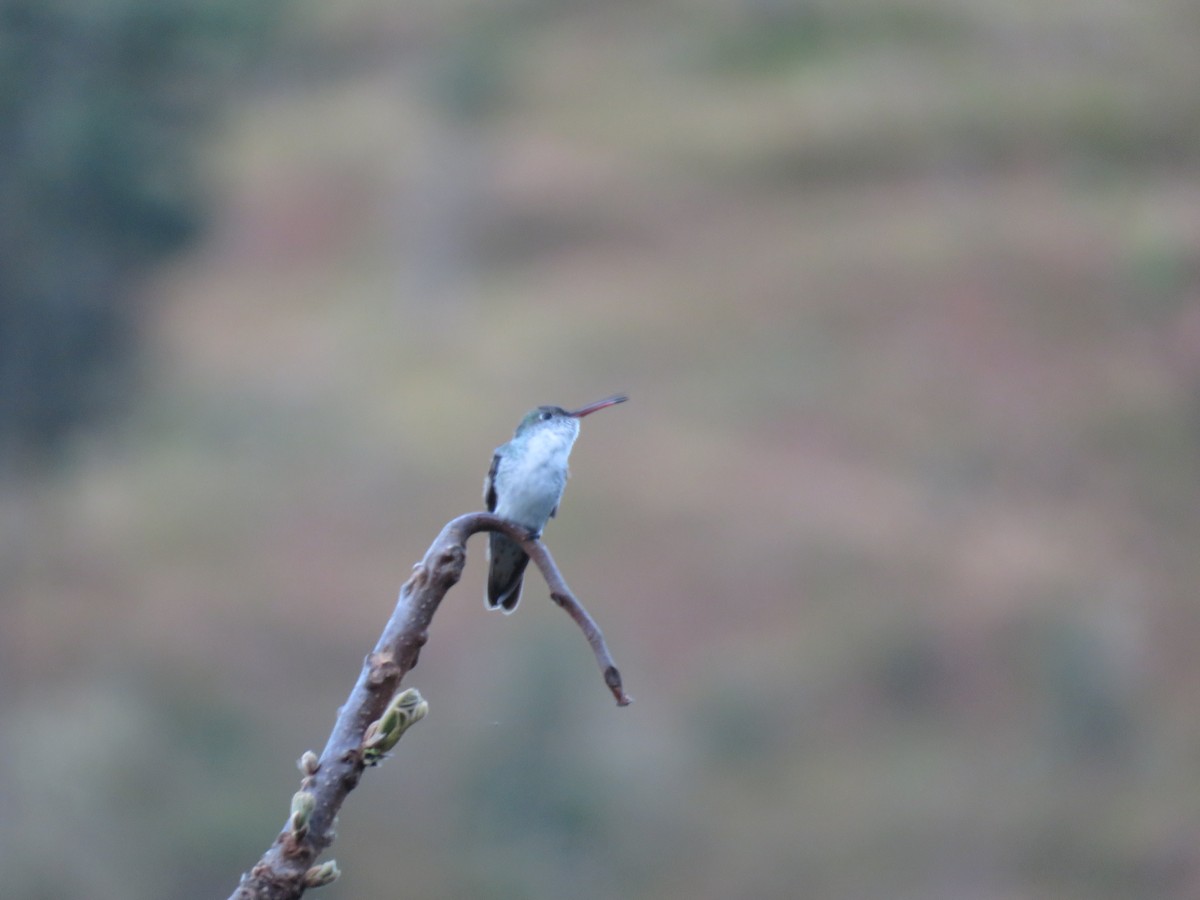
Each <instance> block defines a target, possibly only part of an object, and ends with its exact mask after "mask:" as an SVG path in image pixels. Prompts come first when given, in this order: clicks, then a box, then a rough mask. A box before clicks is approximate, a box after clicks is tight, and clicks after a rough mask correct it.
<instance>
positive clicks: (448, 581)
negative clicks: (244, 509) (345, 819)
mask: <svg viewBox="0 0 1200 900" xmlns="http://www.w3.org/2000/svg"><path fill="white" fill-rule="evenodd" d="M479 531H500V532H503V533H504V534H506V535H508V536H509V537H510V538H512V539H513V540H514V541H516V542H517V543H519V544H520V545H521V546H522V548H523V549H524V550H525V552H526V553H528V554H529V557H530V559H532V560H533V561H534V562H535V563H536V564H537V566H538V568H539V569H540V570H541V572H542V575H543V576H544V577H545V579H546V583H547V585H549V587H550V596H551V597H552V598H553V599H554V601H555V602H556V603H557V604H558V605H559V606H561V607H562V608H563V609H565V610H566V611H567V613H568V614H570V616H571V618H572V619H574V620H575V622H576V623H577V624H578V625H579V627H580V629H581V630H582V631H583V633H584V636H585V637H586V638H587V640H588V643H589V644H590V645H591V647H592V651H593V653H595V655H596V662H597V663H598V664H599V666H600V670H601V672H602V673H603V675H604V683H605V684H606V685H607V686H608V689H609V690H610V691H611V692H612V694H613V696H614V697H615V698H616V701H617V704H618V705H620V706H625V705H627V704H628V703H630V702H631V698H630V697H629V696H628V695H627V694H626V693H625V691H624V688H623V687H622V685H621V673H620V672H619V671H618V670H617V667H616V665H615V664H614V663H613V659H612V656H611V654H609V652H608V647H607V646H606V645H605V643H604V636H603V634H601V632H600V629H599V628H598V627H597V625H596V623H595V621H594V620H593V619H592V617H591V616H590V615H588V612H587V610H586V609H584V607H583V605H582V604H580V603H579V601H578V600H576V599H575V596H574V595H573V594H572V593H571V590H570V588H568V587H567V584H566V581H564V579H563V577H562V573H560V572H559V570H558V567H557V566H556V565H555V563H554V559H553V557H552V556H551V555H550V551H549V550H547V549H546V547H545V545H544V544H542V542H541V541H539V540H538V539H537V538H531V537H530V536H529V534H528V533H527V532H526V531H525V529H523V528H522V527H521V526H519V525H514V524H513V523H512V522H509V521H508V520H507V519H502V518H500V517H499V516H495V515H492V514H491V513H484V512H477V513H467V514H466V515H463V516H459V517H458V518H457V519H453V520H452V521H450V522H448V523H447V524H446V526H445V527H444V528H443V529H442V531H441V534H439V535H438V536H437V538H436V539H435V540H434V542H433V543H432V544H431V545H430V546H429V549H428V550H427V551H426V553H425V558H424V559H422V560H421V562H420V563H418V564H417V565H416V566H414V570H413V574H412V576H411V577H409V579H408V581H406V582H405V583H404V585H403V586H402V587H401V588H400V597H399V599H398V600H397V602H396V608H395V610H394V611H393V612H392V616H391V618H390V619H389V620H388V623H387V625H386V626H385V627H384V629H383V633H382V634H381V635H380V636H379V640H378V642H377V643H376V644H375V649H374V650H372V651H371V653H370V655H369V656H367V658H366V659H365V660H364V661H363V668H362V672H361V673H360V674H359V677H358V682H357V683H356V684H355V685H354V689H353V690H352V691H351V692H350V696H349V698H347V700H346V703H345V704H344V705H343V706H342V707H341V709H339V710H338V715H337V719H336V721H335V722H334V726H333V731H332V732H331V733H330V735H329V740H328V742H327V743H326V745H325V750H324V751H323V752H322V753H321V756H320V758H319V759H314V758H313V757H314V756H315V754H312V753H311V752H306V753H305V755H304V756H303V757H301V760H300V765H301V771H302V772H303V773H304V778H303V779H302V780H301V782H300V791H298V792H297V793H296V795H295V797H293V798H292V809H291V813H290V815H289V816H288V821H287V823H286V824H285V825H284V828H283V830H282V831H281V832H280V833H279V836H278V837H276V838H275V843H274V844H272V845H271V847H270V848H269V849H268V850H267V852H266V853H264V854H263V856H262V858H261V859H260V860H259V861H258V863H257V864H256V865H255V866H254V868H253V869H251V870H250V872H249V873H248V874H246V875H243V876H242V881H241V884H239V886H238V888H237V890H236V891H234V893H233V894H232V895H230V900H294V898H297V897H300V896H301V895H302V894H303V893H304V891H305V889H306V888H308V887H319V886H321V885H324V884H328V883H329V882H331V881H333V880H334V879H335V878H336V877H337V874H338V870H337V866H336V864H334V863H333V862H332V861H330V862H327V863H325V864H324V865H322V866H314V865H313V862H314V861H315V860H316V858H317V857H318V856H319V855H320V854H321V853H322V852H323V851H324V850H326V849H327V848H328V847H329V846H330V845H331V844H332V843H333V840H334V837H335V835H334V831H333V826H334V821H335V819H336V817H337V814H338V811H339V810H340V809H341V807H342V803H343V802H344V801H345V799H346V796H347V795H348V794H349V793H350V791H352V790H354V788H355V787H357V786H358V782H359V779H360V778H361V777H362V773H363V771H364V769H365V768H366V767H367V766H369V765H374V764H376V763H378V762H379V761H380V759H382V757H383V755H384V754H385V753H386V751H387V750H389V749H391V746H392V745H393V744H394V743H395V741H396V740H397V739H398V738H399V736H400V734H401V733H402V732H403V730H404V729H405V728H407V727H408V726H409V725H411V724H412V723H413V722H415V721H417V720H418V719H420V717H421V716H422V715H424V701H422V700H421V698H420V695H419V694H416V692H415V691H414V692H411V693H409V692H406V693H405V695H402V697H401V698H397V697H396V692H397V690H398V689H399V686H400V681H401V679H402V678H403V677H404V676H405V675H406V674H407V673H408V672H409V671H410V670H411V669H412V668H413V667H414V666H416V664H417V659H418V657H419V656H420V652H421V648H422V647H423V646H424V645H425V641H426V640H427V639H428V637H429V625H430V623H431V622H432V621H433V615H434V613H435V612H437V608H438V606H439V605H440V604H441V602H442V598H443V597H445V595H446V592H447V591H449V590H450V588H452V587H453V586H454V585H455V584H456V583H457V582H458V580H459V579H460V578H461V577H462V571H463V566H464V565H465V564H466V558H467V551H466V543H467V539H468V538H469V537H470V536H471V535H473V534H475V533H476V532H479Z"/></svg>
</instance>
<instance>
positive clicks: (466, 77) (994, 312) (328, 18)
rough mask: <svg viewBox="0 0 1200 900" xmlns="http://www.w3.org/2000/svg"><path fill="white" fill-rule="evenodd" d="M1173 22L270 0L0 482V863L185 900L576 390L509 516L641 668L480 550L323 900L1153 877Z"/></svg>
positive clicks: (1176, 523)
mask: <svg viewBox="0 0 1200 900" xmlns="http://www.w3.org/2000/svg"><path fill="white" fill-rule="evenodd" d="M1198 41H1200V14H1198V13H1197V11H1196V8H1195V4H1194V3H1190V2H1185V0H1164V2H1161V3H1157V4H1153V5H1138V4H1132V3H1115V2H1114V3H1071V2H1065V3H1058V4H1035V3H1028V2H1019V0H1018V2H1009V3H998V2H984V0H975V2H968V3H948V2H945V0H924V2H922V0H905V2H902V3H884V2H880V0H844V2H841V3H832V2H824V0H821V2H811V3H807V4H800V3H789V2H764V0H743V2H737V3H723V2H716V0H708V2H703V0H702V2H699V3H690V4H686V5H684V4H680V3H673V2H669V0H657V2H650V3H644V4H640V5H634V4H608V5H603V6H597V5H595V4H592V5H585V4H579V3H550V2H541V3H533V2H529V3H513V4H508V5H495V4H492V5H488V6H482V5H478V4H468V3H465V2H449V3H446V2H442V3H421V2H418V3H412V4H401V5H396V4H385V3H381V2H375V0H346V2H342V3H338V4H324V5H322V4H308V5H305V6H303V7H299V8H297V9H294V10H293V11H292V13H291V15H290V17H288V18H285V19H284V21H283V22H282V23H281V26H280V31H279V32H278V33H277V34H275V35H274V38H273V43H272V50H271V51H270V55H269V56H268V57H267V58H265V59H263V60H262V61H260V63H259V64H258V66H257V67H256V68H255V70H254V72H253V75H252V77H251V76H250V75H247V76H246V77H245V79H244V85H242V88H241V90H240V91H239V94H238V96H237V98H236V103H235V105H234V107H233V109H232V111H231V112H230V113H229V114H228V115H227V116H226V117H225V118H224V119H223V120H222V126H221V129H220V132H219V134H218V135H217V136H216V138H215V139H212V140H210V141H207V142H206V143H204V144H203V145H202V147H201V148H200V149H202V151H203V154H204V155H203V171H204V173H205V174H206V178H207V181H206V184H207V185H208V192H209V195H208V198H207V199H208V200H209V201H210V204H211V207H212V210H213V215H212V219H211V222H210V223H209V226H208V229H207V231H206V233H205V236H204V239H203V240H202V241H201V242H200V244H199V245H198V246H197V247H196V249H195V250H194V251H192V252H190V253H188V254H187V255H186V256H183V257H180V258H179V259H178V260H177V261H176V262H175V263H173V264H172V265H171V266H169V267H168V268H160V269H158V270H156V273H155V275H154V277H153V278H152V279H151V280H150V281H149V282H143V284H144V287H143V289H142V293H141V295H140V296H138V297H136V298H135V299H136V300H137V303H138V305H137V309H138V310H142V311H144V312H143V313H142V318H141V319H140V321H139V322H138V325H139V331H140V334H141V335H142V337H143V339H144V341H145V347H146V351H145V357H144V359H143V362H142V371H143V372H144V379H143V388H142V390H141V392H140V393H139V394H138V395H137V396H136V397H135V398H134V400H133V411H132V414H131V416H130V417H129V420H128V421H127V422H125V423H123V424H122V425H121V426H120V427H116V428H111V429H109V430H107V431H103V432H101V431H96V432H92V433H91V434H90V436H88V437H87V438H85V439H84V440H81V441H80V442H78V443H76V444H75V445H73V450H72V452H71V453H70V454H69V456H68V457H67V458H66V459H65V460H63V461H61V462H60V464H59V465H58V466H57V468H56V469H55V470H54V471H53V473H52V474H50V475H45V476H43V477H41V478H39V479H37V480H26V481H20V482H17V481H13V482H10V483H7V484H4V485H3V486H2V488H0V492H2V494H0V529H2V531H0V553H2V554H3V555H2V556H0V573H2V575H0V590H2V594H0V721H3V723H4V726H3V728H2V729H0V742H2V743H0V760H2V762H0V810H3V812H0V870H3V871H4V872H5V887H4V890H3V895H4V897H5V898H8V897H12V898H19V900H24V898H29V900H34V898H51V897H68V896H80V897H84V896H86V897H89V898H96V900H106V898H110V897H111V898H116V897H121V898H142V897H145V898H161V897H167V896H169V897H174V898H183V900H186V898H192V897H195V898H201V897H212V896H225V895H227V894H228V892H229V891H230V890H232V887H233V886H234V884H235V883H236V879H237V876H238V874H239V873H240V872H241V871H243V870H244V869H245V868H247V867H248V866H249V865H251V864H252V863H253V861H254V860H255V859H256V858H257V857H258V855H259V853H261V852H262V850H263V849H265V847H266V845H267V844H268V843H269V841H270V840H271V839H272V838H273V836H274V834H275V833H276V830H277V829H278V828H279V826H280V825H281V824H282V822H283V819H284V818H285V813H286V804H287V802H288V799H289V798H290V796H291V792H292V791H293V790H295V785H296V781H297V777H298V776H297V773H296V771H295V770H294V768H293V767H292V761H293V760H294V759H295V758H296V757H298V756H299V755H300V753H301V752H302V751H303V750H305V749H307V748H314V749H320V747H321V745H322V744H323V742H324V739H325V737H326V734H327V731H328V728H329V726H330V725H331V724H332V721H333V716H334V713H335V710H336V708H337V706H338V704H339V703H340V702H341V701H342V699H344V697H345V695H346V693H347V692H348V691H349V688H350V687H351V685H352V683H353V680H354V678H355V677H356V675H357V672H358V667H359V665H360V663H361V659H362V656H363V654H364V653H365V652H367V651H368V650H369V648H370V647H371V646H372V644H373V642H374V640H375V638H376V636H377V634H378V631H379V629H380V628H381V627H382V625H383V623H384V621H385V619H386V617H387V615H388V613H389V612H390V609H391V605H392V602H393V598H394V596H395V591H396V589H397V587H398V586H399V584H400V583H401V582H402V581H403V579H404V578H405V577H407V572H408V571H409V567H410V566H411V564H412V563H414V562H416V561H417V560H418V559H419V558H420V556H421V554H422V553H423V552H424V550H425V548H426V546H427V545H428V543H429V542H430V541H431V540H432V538H433V537H434V536H435V535H436V533H437V531H438V529H439V528H440V527H441V525H442V524H443V523H444V522H445V521H446V520H447V519H449V518H450V517H451V516H453V515H456V514H458V513H461V512H464V511H467V510H470V509H476V508H479V506H480V485H481V482H482V478H483V475H484V473H485V471H486V469H487V464H488V461H489V459H490V455H491V451H492V448H493V447H495V446H496V445H497V444H499V443H501V442H503V441H504V440H506V439H507V438H508V436H509V435H510V434H511V431H512V428H513V427H514V426H515V424H516V422H517V420H518V419H519V417H520V415H521V414H522V413H523V412H524V411H525V410H526V409H527V408H529V407H531V406H534V405H537V404H540V403H547V402H549V403H561V404H567V405H570V404H581V403H584V402H586V401H589V400H593V399H596V398H598V397H600V396H603V395H605V394H608V393H611V392H615V391H619V390H620V391H628V392H629V393H630V394H631V396H632V400H631V402H630V403H629V404H627V405H625V406H622V407H620V408H619V409H617V410H614V411H612V412H608V413H605V414H604V415H603V416H597V417H595V418H594V419H588V420H587V421H586V422H585V423H584V428H583V434H582V435H581V437H580V441H579V443H578V445H577V447H576V450H575V454H574V456H573V458H572V473H573V479H572V482H571V484H570V486H569V487H568V489H567V494H566V497H565V499H564V502H563V507H562V514H561V516H560V517H559V518H558V519H557V520H555V521H554V522H553V523H552V524H551V525H550V527H549V528H548V529H547V532H546V539H547V543H548V545H549V546H550V547H551V549H552V550H553V552H554V554H555V557H556V559H557V560H558V562H559V563H560V565H561V566H562V568H563V571H564V573H565V574H566V575H567V577H568V579H569V580H570V582H571V585H572V587H573V588H574V589H575V591H576V592H577V594H578V595H579V596H580V597H581V598H582V599H583V600H584V601H585V602H586V603H587V604H588V606H589V608H590V609H591V611H592V612H593V614H594V615H595V616H596V618H597V619H598V620H599V621H600V623H601V624H602V626H603V627H604V630H605V634H606V636H607V638H608V639H609V643H610V645H611V647H612V650H613V652H614V654H615V655H616V657H617V660H618V661H619V662H620V664H621V667H622V671H623V673H624V675H625V677H626V681H627V686H628V687H629V689H630V691H631V693H632V694H633V695H634V696H635V697H636V698H637V702H636V703H635V704H634V705H633V706H632V707H630V708H628V709H616V708H615V707H614V706H613V705H612V702H611V698H610V697H609V696H608V694H607V692H606V691H605V690H604V688H603V685H602V684H601V682H600V680H599V678H598V677H597V675H596V673H595V671H594V668H593V662H592V660H591V658H590V655H589V654H588V651H587V647H586V645H585V644H584V643H583V642H582V641H581V640H580V638H579V635H578V634H577V633H576V631H575V629H574V627H573V626H572V625H571V623H570V622H569V621H568V620H567V618H566V617H565V616H563V615H562V613H561V612H559V611H558V610H557V609H555V608H554V606H553V604H551V603H549V602H546V600H545V597H544V591H543V586H542V585H541V583H540V580H539V579H538V578H537V577H536V576H531V578H530V580H529V582H528V583H527V587H526V595H525V601H524V603H523V604H522V606H521V609H520V612H519V615H516V616H513V617H511V618H506V617H500V616H493V615H486V614H485V613H484V612H483V610H482V603H481V597H482V591H483V568H484V567H483V546H482V543H479V544H473V545H472V547H471V554H472V555H471V558H470V560H469V562H468V567H467V576H466V578H464V581H463V583H462V585H460V586H459V587H458V588H457V589H456V590H455V591H454V592H453V593H452V594H451V595H450V596H449V597H448V599H447V603H446V604H445V606H444V607H443V608H442V610H441V611H440V612H439V614H438V617H437V620H436V621H435V623H434V629H433V631H432V633H431V637H430V642H429V644H428V646H427V647H426V649H425V651H424V654H423V657H422V660H421V665H420V667H419V668H418V669H417V670H416V671H415V672H414V673H413V676H412V677H410V679H409V680H408V684H410V685H412V686H416V687H419V688H420V690H421V692H422V693H423V694H424V695H425V697H426V698H427V699H428V700H429V702H430V704H431V708H432V709H431V714H430V716H429V717H428V718H427V719H426V720H425V721H424V722H422V723H421V725H420V727H418V728H416V729H414V731H413V732H411V733H410V734H409V735H408V736H407V737H405V739H404V741H403V742H402V744H401V745H400V747H399V748H398V752H397V754H396V756H395V758H394V759H393V760H392V761H391V762H389V763H388V764H387V765H385V766H384V767H382V768H381V769H379V770H378V771H374V772H372V773H370V774H369V775H368V776H367V778H366V779H365V781H364V783H363V786H362V788H361V789H360V790H359V791H357V792H356V793H355V794H354V795H352V796H351V798H350V800H349V801H348V803H347V806H346V808H345V809H344V811H343V815H342V818H341V823H340V826H339V828H338V835H339V836H338V842H337V844H336V845H335V847H334V849H333V853H332V855H333V856H334V857H336V858H337V860H338V861H339V864H340V866H341V868H342V869H343V872H344V875H343V878H342V879H341V880H340V881H339V882H338V883H337V884H336V885H334V886H332V887H329V888H325V889H323V891H322V896H323V897H328V898H330V900H337V898H351V897H369V896H393V895H399V894H403V895H405V896H409V897H427V898H441V897H459V898H478V900H484V898H487V900H499V898H513V900H516V898H530V900H535V898H551V897H554V898H557V897H562V896H573V897H580V898H612V897H632V898H647V900H649V898H655V900H671V898H682V897H688V898H712V900H720V898H731V897H755V898H776V897H778V898H785V897H787V898H790V897H804V898H812V900H822V898H830V900H905V898H914V900H915V898H921V900H938V898H946V900H1025V898H1030V900H1034V898H1037V900H1040V898H1055V900H1059V898H1061V900H1109V898H1112V900H1115V898H1133V897H1137V898H1145V897H1165V898H1176V897H1178V898H1187V897H1195V896H1198V895H1200V787H1198V785H1200V780H1198V779H1197V778H1196V773H1197V767H1198V766H1200V720H1198V719H1197V717H1196V716H1195V709H1196V706H1197V702H1198V698H1200V657H1198V656H1197V654H1196V653H1195V650H1194V647H1195V645H1196V643H1197V641H1198V640H1200V606H1197V603H1196V585H1197V584H1200V554H1197V552H1196V548H1197V546H1200V177H1198V176H1200V93H1197V91H1196V85H1197V84H1200V55H1197V54H1196V52H1195V47H1196V45H1197V42H1198ZM63 264H64V265H69V264H70V260H64V261H63ZM398 867H402V868H401V869H400V870H399V871H400V873H401V874H400V875H399V876H398V874H397V872H398ZM398 878H403V884H398V883H397V880H398Z"/></svg>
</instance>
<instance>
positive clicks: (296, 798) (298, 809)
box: [288, 791, 317, 837]
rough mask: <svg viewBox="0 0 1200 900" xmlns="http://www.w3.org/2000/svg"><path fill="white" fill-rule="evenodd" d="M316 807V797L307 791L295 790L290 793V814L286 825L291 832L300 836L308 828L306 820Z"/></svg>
mask: <svg viewBox="0 0 1200 900" xmlns="http://www.w3.org/2000/svg"><path fill="white" fill-rule="evenodd" d="M316 808H317V798H316V797H314V796H313V795H312V794H310V793H309V792H308V791H296V793H294V794H293V795H292V815H291V818H290V819H289V820H288V827H289V828H291V830H292V834H294V835H296V837H300V836H302V835H303V834H304V832H306V831H307V830H308V820H309V818H310V817H311V816H312V814H313V810H314V809H316Z"/></svg>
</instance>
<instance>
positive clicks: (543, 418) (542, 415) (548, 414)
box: [538, 412, 550, 422]
mask: <svg viewBox="0 0 1200 900" xmlns="http://www.w3.org/2000/svg"><path fill="white" fill-rule="evenodd" d="M538 418H539V419H541V420H542V421H543V422H545V421H546V420H547V419H549V418H550V413H548V412H543V413H542V414H541V415H540V416H538Z"/></svg>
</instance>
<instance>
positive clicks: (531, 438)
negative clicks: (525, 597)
mask: <svg viewBox="0 0 1200 900" xmlns="http://www.w3.org/2000/svg"><path fill="white" fill-rule="evenodd" d="M628 399H629V398H628V397H626V396H625V395H624V394H617V395H615V396H612V397H606V398H605V399H603V400H597V401H596V402H595V403H589V404H588V405H587V406H584V407H582V408H581V409H576V410H574V411H568V410H565V409H563V408H562V407H561V406H539V407H538V408H537V409H532V410H530V411H529V412H527V413H526V414H525V418H523V419H521V424H519V425H518V426H517V430H516V432H515V433H514V434H513V438H512V440H511V441H509V442H508V443H507V444H504V445H502V446H500V447H497V448H496V453H495V455H493V456H492V465H491V468H489V469H488V473H487V478H485V479H484V481H483V501H484V503H486V504H487V509H488V512H490V513H495V514H496V515H498V516H501V517H503V518H505V519H508V520H509V521H510V522H515V523H517V524H518V525H521V526H523V527H524V528H527V529H528V530H529V533H530V534H531V535H533V536H535V537H537V536H540V535H541V533H542V529H543V528H545V527H546V522H547V521H549V520H550V519H551V518H552V517H553V516H554V514H555V513H557V512H558V502H559V501H560V500H561V499H562V495H563V488H565V487H566V486H567V475H568V471H567V457H569V456H570V455H571V447H572V445H574V443H575V438H576V437H578V436H579V420H580V419H582V418H583V417H584V416H587V415H591V414H592V413H594V412H596V410H599V409H604V408H605V407H608V406H615V405H616V404H618V403H624V402H625V401H626V400H628ZM490 537H491V540H490V541H489V543H488V581H487V605H488V606H489V607H491V608H493V609H495V608H496V607H500V608H501V609H503V610H504V612H506V613H510V612H512V611H513V610H514V609H516V608H517V602H518V601H519V600H520V599H521V580H522V578H523V576H524V574H525V566H526V565H528V563H529V557H528V556H527V555H526V553H525V551H524V550H522V549H521V546H520V545H519V544H517V543H516V542H515V541H513V540H512V539H511V538H509V537H507V536H505V535H503V534H500V533H499V532H496V531H493V532H492V533H491V535H490Z"/></svg>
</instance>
